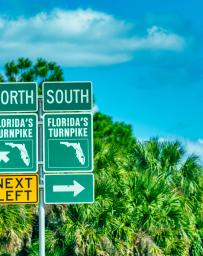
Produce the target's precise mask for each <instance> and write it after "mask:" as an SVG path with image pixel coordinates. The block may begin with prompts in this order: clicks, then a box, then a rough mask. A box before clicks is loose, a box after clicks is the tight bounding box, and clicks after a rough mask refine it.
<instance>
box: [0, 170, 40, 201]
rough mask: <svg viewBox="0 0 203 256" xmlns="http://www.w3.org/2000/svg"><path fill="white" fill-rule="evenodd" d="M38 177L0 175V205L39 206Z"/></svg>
mask: <svg viewBox="0 0 203 256" xmlns="http://www.w3.org/2000/svg"><path fill="white" fill-rule="evenodd" d="M38 184H39V179H38V175H36V174H34V175H26V174H25V175H2V174H1V175H0V204H37V203H38V198H39V186H38Z"/></svg>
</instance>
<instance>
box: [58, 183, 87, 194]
mask: <svg viewBox="0 0 203 256" xmlns="http://www.w3.org/2000/svg"><path fill="white" fill-rule="evenodd" d="M84 189H85V188H84V187H83V186H82V185H80V183H78V182H77V181H75V180H74V181H73V185H54V186H53V192H73V196H74V197H75V196H77V195H78V194H80V193H81V192H82V191H83V190H84Z"/></svg>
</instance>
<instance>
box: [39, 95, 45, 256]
mask: <svg viewBox="0 0 203 256" xmlns="http://www.w3.org/2000/svg"><path fill="white" fill-rule="evenodd" d="M42 106H43V98H42V97H40V96H38V121H39V124H38V134H39V136H38V146H39V150H38V152H39V157H38V159H39V164H38V166H39V167H38V168H39V180H40V186H39V188H40V195H39V256H45V205H44V170H43V122H42V120H43V107H42Z"/></svg>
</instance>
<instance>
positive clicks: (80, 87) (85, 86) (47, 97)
mask: <svg viewBox="0 0 203 256" xmlns="http://www.w3.org/2000/svg"><path fill="white" fill-rule="evenodd" d="M43 96H44V111H45V112H46V111H52V112H53V111H65V110H66V111H68V110H69V111H80V110H81V111H82V110H91V109H92V103H93V100H92V84H91V82H45V83H43Z"/></svg>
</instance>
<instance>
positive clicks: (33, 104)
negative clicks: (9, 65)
mask: <svg viewBox="0 0 203 256" xmlns="http://www.w3.org/2000/svg"><path fill="white" fill-rule="evenodd" d="M36 111H37V84H36V83H33V82H25V83H22V82H21V83H0V112H36Z"/></svg>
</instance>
